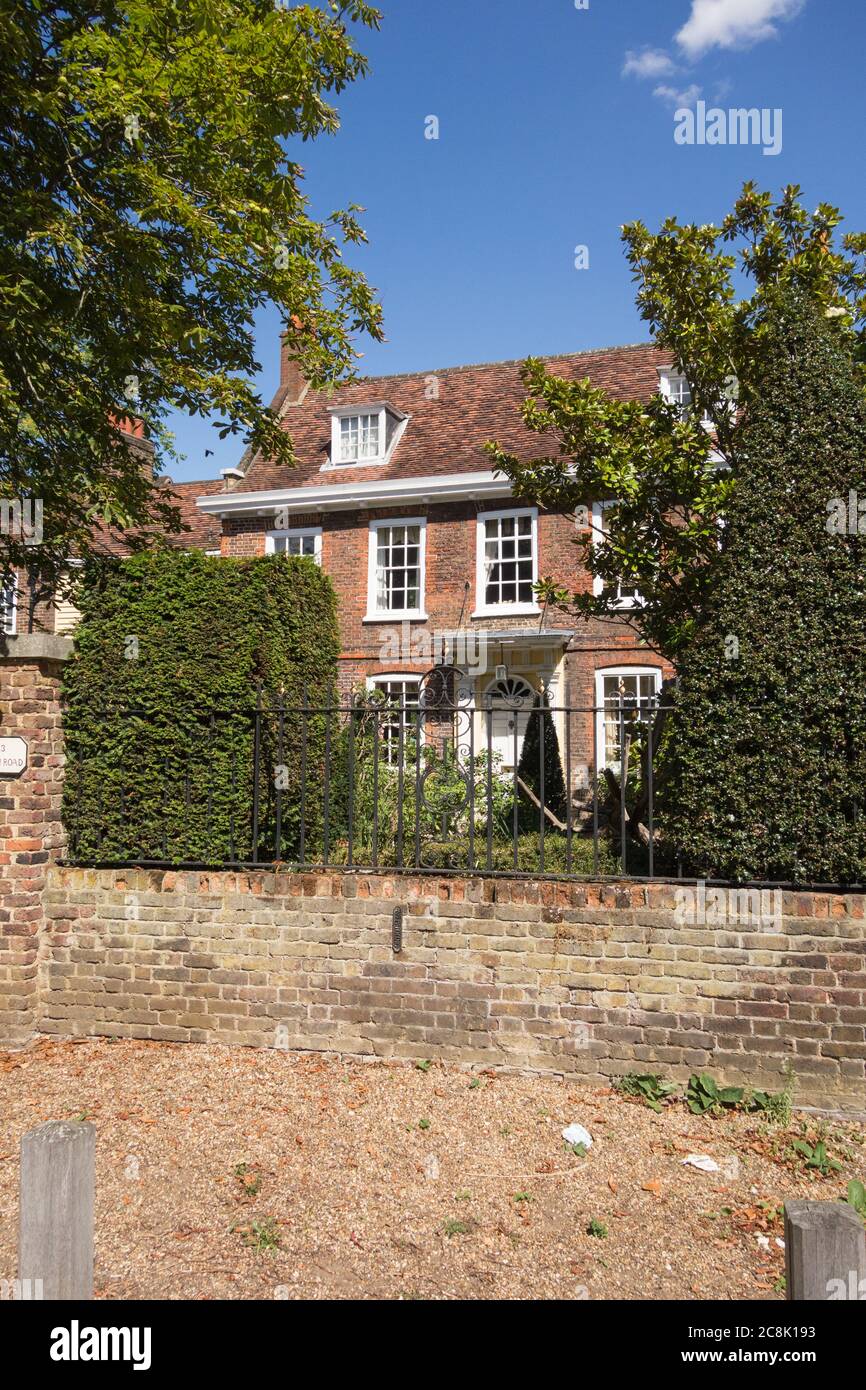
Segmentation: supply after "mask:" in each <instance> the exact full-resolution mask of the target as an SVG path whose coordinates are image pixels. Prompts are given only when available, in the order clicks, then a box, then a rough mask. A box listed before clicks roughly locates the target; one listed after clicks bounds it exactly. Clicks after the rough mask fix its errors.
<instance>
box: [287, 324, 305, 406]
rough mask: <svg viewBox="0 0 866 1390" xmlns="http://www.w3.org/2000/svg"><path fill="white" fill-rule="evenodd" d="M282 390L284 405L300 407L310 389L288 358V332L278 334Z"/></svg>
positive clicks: (295, 364)
mask: <svg viewBox="0 0 866 1390" xmlns="http://www.w3.org/2000/svg"><path fill="white" fill-rule="evenodd" d="M284 389H285V391H286V397H285V402H284V403H285V404H286V405H300V404H301V401H302V400H303V399H304V397H305V396H306V394H307V392H308V391H309V389H310V387H309V383H308V381H307V379H306V377H305V376H304V374H303V372H302V371H301V369H300V367H299V366H298V364H297V362H295V361H294V360H293V359H292V358H291V357H290V356H289V335H288V332H283V333H281V334H280V390H281V391H282V390H284Z"/></svg>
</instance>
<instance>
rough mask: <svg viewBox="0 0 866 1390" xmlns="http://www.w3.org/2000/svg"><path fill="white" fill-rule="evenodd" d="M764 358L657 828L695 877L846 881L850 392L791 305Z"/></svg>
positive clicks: (851, 372) (852, 636) (858, 434)
mask: <svg viewBox="0 0 866 1390" xmlns="http://www.w3.org/2000/svg"><path fill="white" fill-rule="evenodd" d="M763 351H764V362H765V367H764V374H763V386H762V391H761V395H760V397H759V398H758V399H757V400H755V401H753V402H751V403H750V404H749V406H748V417H747V419H746V421H745V424H744V429H745V430H746V438H745V439H744V448H743V451H742V453H743V457H744V458H745V460H746V462H745V463H744V465H743V467H742V471H741V472H740V473H739V474H738V477H737V480H736V487H735V490H734V495H733V500H732V504H731V507H730V511H729V517H728V524H727V527H726V529H725V531H724V533H723V536H722V541H721V544H722V546H723V553H722V555H721V557H720V565H719V577H718V582H717V584H716V586H715V589H714V591H713V593H712V594H711V596H710V597H709V599H708V602H707V611H706V615H705V617H704V618H703V620H702V622H701V626H700V628H699V630H698V631H697V633H696V635H695V638H694V640H693V642H692V643H691V645H690V647H689V648H688V649H687V651H686V652H685V653H684V654H683V656H682V658H681V660H680V667H679V675H680V686H679V691H678V694H677V697H676V702H675V705H676V707H675V711H674V713H673V715H672V722H671V729H670V739H669V743H668V748H667V754H666V759H665V764H666V765H665V769H664V772H665V777H664V792H663V802H662V808H661V809H662V812H663V815H662V821H663V825H664V829H665V831H666V832H667V834H668V836H669V837H670V839H671V840H672V842H673V844H674V846H675V847H676V848H678V849H679V851H680V852H681V854H682V856H683V863H684V867H685V868H686V869H687V870H688V871H690V872H693V873H696V874H702V875H704V874H705V875H707V876H709V875H717V876H719V877H721V878H729V879H740V880H742V879H747V878H757V879H777V880H783V881H785V880H796V881H800V882H807V881H812V882H830V883H837V882H838V883H843V882H852V881H857V880H861V881H862V879H863V876H864V871H866V810H864V796H866V566H864V558H866V536H864V535H863V534H861V533H860V529H859V527H860V526H862V527H863V530H864V531H866V519H864V520H862V521H860V522H859V525H858V521H857V505H856V496H857V495H858V494H859V497H860V498H861V499H863V502H864V503H866V405H864V393H863V387H862V382H861V380H860V379H859V378H858V374H857V369H856V367H855V365H854V362H853V357H852V351H851V342H850V335H849V334H848V331H847V329H846V328H845V327H844V325H842V326H840V324H839V323H838V322H836V321H833V320H828V319H826V318H824V317H821V316H819V314H818V313H817V311H816V310H815V309H814V308H813V307H812V306H811V305H810V304H809V303H808V302H806V301H805V300H803V299H802V298H799V297H797V298H793V299H791V298H788V299H785V300H782V301H780V302H779V304H778V305H777V307H776V309H775V312H774V314H773V315H772V317H771V319H770V322H769V326H768V329H767V334H766V338H765V341H764V347H763ZM852 496H853V498H854V510H853V513H852V512H851V501H852ZM864 510H866V508H864ZM852 515H853V518H854V525H853V529H852V527H851V525H850V521H851V518H852ZM843 517H844V523H845V524H842V519H843Z"/></svg>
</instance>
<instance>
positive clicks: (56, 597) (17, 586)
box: [0, 418, 223, 637]
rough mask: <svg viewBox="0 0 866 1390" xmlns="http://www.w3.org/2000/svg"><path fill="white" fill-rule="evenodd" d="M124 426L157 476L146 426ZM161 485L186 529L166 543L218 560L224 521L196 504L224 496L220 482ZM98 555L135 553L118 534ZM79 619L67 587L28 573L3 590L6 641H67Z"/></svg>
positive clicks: (1, 630)
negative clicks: (42, 636) (33, 637)
mask: <svg viewBox="0 0 866 1390" xmlns="http://www.w3.org/2000/svg"><path fill="white" fill-rule="evenodd" d="M122 425H123V427H124V429H123V432H124V434H125V435H126V436H127V439H128V442H129V445H130V447H131V448H133V449H134V450H135V451H136V452H137V453H138V454H139V456H140V458H141V466H142V468H143V469H146V470H147V471H148V472H149V473H150V474H151V476H152V474H153V445H152V444H151V443H150V442H149V441H148V440H147V439H145V438H144V430H143V427H142V425H141V422H140V421H138V420H133V419H131V418H130V419H127V420H125V421H123V422H122ZM159 481H160V486H162V487H164V488H165V489H166V491H167V492H170V493H171V494H172V498H173V503H174V505H175V506H176V507H177V510H178V511H179V513H180V517H181V522H182V524H183V526H184V530H183V531H180V532H178V533H176V534H172V535H168V536H167V537H166V540H167V542H168V544H169V545H171V546H173V547H175V548H176V549H179V550H204V551H206V552H210V553H211V554H213V555H219V553H220V525H219V521H218V520H217V519H215V518H214V517H212V516H210V515H208V513H207V512H204V511H202V510H201V509H200V508H199V507H198V505H197V502H198V499H199V498H200V497H202V496H203V495H206V494H208V493H211V492H219V491H220V490H221V489H222V486H223V484H222V482H221V480H220V479H219V478H210V479H204V480H202V481H198V482H188V483H176V482H174V481H173V480H172V479H171V478H169V477H162V478H160V480H159ZM96 549H98V550H101V551H102V552H103V553H104V554H106V555H119V556H123V555H127V554H129V551H130V547H129V545H128V544H127V543H126V542H125V540H124V536H123V533H122V532H120V531H117V530H113V531H110V532H104V533H101V534H100V537H99V541H98V544H97V546H96ZM69 564H70V571H71V570H73V569H74V566H75V564H76V561H75V559H74V558H70V561H69ZM79 616H80V615H79V612H78V609H77V608H76V607H75V604H74V602H73V599H72V596H71V594H70V593H67V591H66V588H65V586H63V585H61V587H60V588H59V589H58V590H57V591H53V590H51V589H48V588H45V587H43V586H41V585H40V584H39V583H38V582H37V581H36V580H35V579H34V577H33V574H32V573H30V572H28V571H27V570H26V569H19V570H17V571H16V572H15V576H14V579H13V580H12V582H11V583H8V584H5V585H0V634H3V635H5V636H8V637H11V636H15V635H17V634H19V633H22V634H23V633H31V632H51V633H54V634H55V635H56V636H68V635H69V634H70V633H72V632H74V630H75V628H76V626H77V624H78V619H79Z"/></svg>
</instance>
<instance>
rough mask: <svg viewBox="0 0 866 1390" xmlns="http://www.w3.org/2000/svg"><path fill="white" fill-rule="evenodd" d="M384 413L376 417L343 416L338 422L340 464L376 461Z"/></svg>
mask: <svg viewBox="0 0 866 1390" xmlns="http://www.w3.org/2000/svg"><path fill="white" fill-rule="evenodd" d="M384 413H385V412H384V411H379V412H378V413H377V414H376V415H344V416H342V418H341V420H340V463H361V462H362V461H365V460H366V461H369V460H371V459H377V458H378V457H379V454H380V452H381V450H380V439H381V436H382V431H381V425H382V419H381V417H382V415H384Z"/></svg>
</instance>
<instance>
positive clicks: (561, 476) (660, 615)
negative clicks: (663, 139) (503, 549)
mask: <svg viewBox="0 0 866 1390" xmlns="http://www.w3.org/2000/svg"><path fill="white" fill-rule="evenodd" d="M841 220H842V218H841V215H840V213H839V211H838V209H836V208H835V207H831V206H830V205H829V204H827V203H821V204H819V206H818V207H817V208H816V210H815V211H814V212H809V211H807V209H806V208H805V207H804V206H803V204H802V202H801V199H800V189H799V187H797V186H796V185H792V186H790V187H788V188H786V189H784V190H783V193H782V195H781V197H780V199H779V200H778V201H774V199H773V197H772V195H771V194H769V193H763V192H760V191H759V190H758V189H757V187H756V186H755V185H754V184H753V183H747V184H746V185H745V186H744V187H743V189H742V192H741V194H740V196H739V198H738V199H737V201H736V203H735V205H734V208H733V210H732V212H731V213H730V214H729V215H728V216H727V217H726V218H725V219H724V221H723V222H722V223H721V225H720V226H701V227H699V226H694V225H682V224H680V223H679V222H677V221H676V220H675V219H674V218H670V219H669V220H668V221H666V222H665V223H664V224H663V226H662V228H661V230H660V231H659V232H658V233H655V234H653V233H651V232H649V231H648V230H647V228H646V227H645V226H644V225H643V224H642V223H640V222H634V223H631V224H629V225H628V226H626V227H625V228H624V229H623V241H624V244H625V248H626V256H627V259H628V262H629V265H630V266H631V269H632V273H633V278H634V279H635V281H636V283H637V286H638V291H637V305H638V308H639V310H640V313H641V316H642V317H643V319H644V320H645V321H646V322H647V323H648V324H649V327H650V332H651V335H652V337H653V339H654V341H655V342H656V343H657V344H658V345H659V346H660V347H663V348H666V349H668V350H669V351H670V359H671V363H672V364H674V365H676V366H678V367H679V368H680V369H681V370H682V372H683V373H684V374H685V376H686V379H687V381H688V383H689V386H690V389H691V394H692V401H693V410H692V412H691V413H690V414H688V415H687V416H686V418H680V414H679V413H678V411H677V409H676V408H675V407H674V406H673V405H671V404H670V403H668V402H667V401H665V400H663V399H661V397H659V396H656V397H654V398H653V399H652V400H650V401H649V402H648V403H645V402H641V401H628V402H623V401H617V400H613V399H611V398H610V397H609V396H608V395H607V393H606V392H605V391H603V390H600V389H598V388H596V387H593V386H592V385H591V384H590V382H589V381H588V380H579V381H568V380H563V379H562V378H560V377H557V376H555V375H553V374H551V373H550V372H549V371H548V370H547V369H546V367H545V365H544V363H543V362H542V361H540V360H538V359H530V360H529V361H528V362H527V363H526V365H525V368H524V381H525V384H526V388H527V392H528V398H527V400H526V402H525V404H524V407H523V418H524V420H525V423H526V424H527V426H528V427H529V429H531V430H533V431H535V432H537V433H538V434H539V436H543V439H544V447H545V448H546V450H547V452H545V453H544V454H543V455H542V456H540V457H538V458H536V459H533V460H531V461H526V460H522V459H519V458H517V457H516V456H515V455H514V454H512V453H509V452H508V451H506V450H504V449H503V448H501V447H500V446H499V445H498V444H497V443H495V442H491V443H490V444H488V446H487V448H488V451H489V453H490V455H491V457H492V460H493V463H494V466H495V467H496V468H497V469H498V470H500V471H501V472H502V473H504V474H506V475H507V476H508V477H509V478H510V479H511V481H512V484H513V486H514V491H515V493H516V495H517V496H518V497H520V498H521V499H523V500H524V501H527V502H532V503H536V504H538V505H540V506H545V507H551V508H555V509H556V510H559V511H565V512H574V513H575V515H576V516H577V518H578V529H577V530H576V545H577V554H576V556H575V560H576V562H577V564H578V565H580V566H585V567H586V568H588V569H589V571H590V572H591V573H592V574H593V575H594V576H597V577H599V578H601V579H602V580H603V581H604V582H603V585H602V586H601V588H602V592H601V593H599V594H594V593H593V592H592V591H591V590H590V591H589V592H587V591H586V590H585V589H578V586H577V584H575V586H574V589H575V592H570V591H569V590H567V589H563V588H562V587H561V586H558V585H555V584H553V583H552V582H551V581H549V580H542V582H541V584H540V586H539V587H540V591H541V594H542V596H543V597H544V598H546V599H547V600H548V601H550V602H553V603H556V604H558V605H560V606H561V607H562V608H564V609H565V610H566V611H568V612H570V613H572V614H573V615H575V616H579V617H583V618H590V617H595V618H601V619H615V620H616V621H618V622H622V621H623V620H625V621H627V622H628V623H630V624H631V626H632V627H633V628H634V629H635V630H636V631H637V633H638V635H639V636H640V637H641V638H642V639H643V640H644V641H646V642H647V643H648V644H649V645H650V646H651V647H653V648H654V649H655V650H656V651H658V652H660V653H662V654H663V655H664V656H667V657H669V658H671V659H675V658H676V657H677V656H678V654H679V653H681V652H682V651H683V650H684V649H685V648H686V647H687V646H688V644H689V642H690V640H691V638H692V637H693V635H694V633H695V630H696V627H697V625H698V624H699V623H700V619H701V615H702V612H703V610H704V606H705V603H706V600H707V596H708V594H709V593H710V592H711V591H712V586H713V583H714V577H715V573H716V568H717V566H718V563H719V558H720V554H721V550H722V547H721V546H720V541H719V536H720V522H723V521H724V519H725V517H726V516H727V514H728V511H729V508H730V504H731V500H732V496H733V494H734V492H735V489H736V486H737V477H738V473H739V470H740V465H741V462H742V458H743V452H742V451H743V439H744V437H745V436H744V429H745V427H746V424H747V421H748V417H749V412H750V409H751V407H752V406H753V404H754V403H755V402H756V401H758V400H759V399H760V396H761V389H762V379H761V378H762V370H763V355H762V340H763V337H764V336H765V334H766V331H767V323H768V315H769V312H770V310H771V307H772V305H773V303H774V302H775V296H776V295H777V293H778V292H779V291H781V290H784V289H790V290H796V291H800V292H801V293H802V294H804V295H805V296H806V298H807V300H808V301H809V302H810V303H812V304H813V305H814V306H815V307H816V309H818V310H819V311H820V312H821V313H822V314H823V315H825V316H826V317H828V318H829V319H831V320H835V321H836V322H837V326H838V328H839V331H840V334H841V335H842V341H843V342H844V343H845V344H847V347H848V349H849V351H850V353H851V355H852V357H853V359H854V361H855V363H856V364H857V365H856V370H857V372H858V373H859V379H860V380H861V382H863V381H864V380H866V377H864V374H863V367H862V364H863V363H864V361H866V234H864V233H858V234H847V235H845V236H841V237H840V236H839V235H838V232H837V229H838V227H839V224H840V223H841ZM702 416H706V417H709V421H710V422H711V428H710V429H708V428H706V427H705V426H704V424H702V422H701V417H702ZM594 500H613V501H615V502H616V503H617V505H616V506H615V507H614V508H612V509H610V511H609V512H608V513H607V526H606V530H605V537H604V540H603V541H602V542H601V543H598V541H597V538H596V539H595V540H594V539H593V535H592V528H591V525H590V524H589V514H588V508H589V505H590V504H591V503H592V502H593V501H594ZM581 517H582V524H581ZM620 583H621V584H622V585H623V586H624V587H627V588H629V589H637V590H638V592H639V595H640V598H639V601H638V602H637V603H636V605H635V606H634V607H633V608H629V609H627V610H623V609H621V608H620V607H619V606H618V604H617V597H616V596H617V586H618V585H619V584H620Z"/></svg>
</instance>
